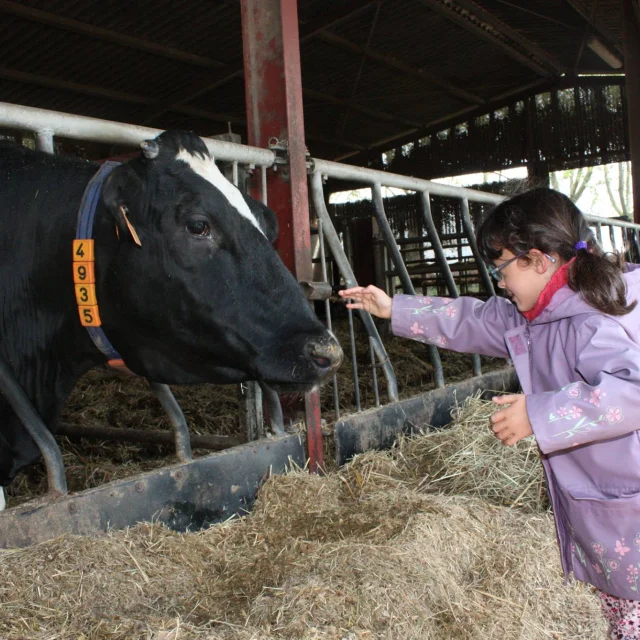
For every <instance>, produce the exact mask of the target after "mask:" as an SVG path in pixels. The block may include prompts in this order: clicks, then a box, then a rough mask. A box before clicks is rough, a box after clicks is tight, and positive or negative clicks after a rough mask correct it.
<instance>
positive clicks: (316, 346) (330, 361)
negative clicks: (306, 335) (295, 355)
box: [306, 341, 340, 371]
mask: <svg viewBox="0 0 640 640" xmlns="http://www.w3.org/2000/svg"><path fill="white" fill-rule="evenodd" d="M306 352H307V357H308V358H309V360H311V362H313V364H314V365H315V366H316V367H317V368H318V369H320V370H321V371H326V370H328V369H331V368H332V367H334V366H335V365H336V364H337V362H338V361H339V359H340V357H339V348H338V349H336V348H335V346H334V345H333V344H332V343H325V342H322V341H321V342H310V343H308V344H307V348H306Z"/></svg>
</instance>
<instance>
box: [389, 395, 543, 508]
mask: <svg viewBox="0 0 640 640" xmlns="http://www.w3.org/2000/svg"><path fill="white" fill-rule="evenodd" d="M497 410H498V407H497V406H496V405H495V404H494V403H493V402H491V401H485V400H482V399H480V397H479V395H476V396H474V397H470V398H467V399H466V400H465V401H464V403H463V404H462V405H458V406H457V407H455V408H454V409H453V411H452V418H453V423H452V424H451V426H450V427H448V428H446V429H437V430H430V431H427V432H426V433H425V434H424V436H423V437H421V438H415V439H413V440H408V441H406V442H405V443H404V444H403V445H402V455H403V458H404V459H405V465H406V467H407V469H408V470H410V471H411V473H412V474H413V475H414V477H415V478H416V480H417V481H418V486H419V487H421V488H424V489H426V490H429V491H438V492H442V493H447V494H450V495H461V494H462V495H472V496H478V497H480V498H484V499H486V500H489V501H490V502H491V503H493V504H497V505H499V506H507V507H520V508H522V509H523V510H525V511H533V512H539V511H544V510H545V509H547V508H549V498H548V495H547V491H546V485H545V479H544V472H543V469H542V464H541V463H540V459H539V453H538V447H537V445H536V442H535V439H534V438H533V436H532V437H530V438H526V439H525V440H522V441H520V442H519V443H518V444H517V445H516V446H515V447H505V446H503V445H502V444H501V443H500V441H499V440H498V439H497V438H495V437H494V435H493V433H492V431H491V430H490V428H489V427H490V422H489V418H490V417H491V415H492V414H493V413H495V411H497Z"/></svg>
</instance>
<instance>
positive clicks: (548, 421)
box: [526, 315, 640, 454]
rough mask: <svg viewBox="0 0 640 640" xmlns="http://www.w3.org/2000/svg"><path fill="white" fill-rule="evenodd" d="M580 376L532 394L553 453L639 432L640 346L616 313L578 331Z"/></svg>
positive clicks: (540, 437) (542, 440) (541, 433)
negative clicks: (562, 384) (561, 385)
mask: <svg viewBox="0 0 640 640" xmlns="http://www.w3.org/2000/svg"><path fill="white" fill-rule="evenodd" d="M575 368H576V372H577V374H578V375H579V376H580V377H581V378H582V380H581V381H578V382H573V383H571V384H568V385H566V386H565V387H563V388H562V389H560V390H559V391H550V392H546V393H536V394H531V395H527V400H526V402H527V413H528V415H529V421H530V423H531V426H532V428H533V432H534V434H535V436H536V440H537V441H538V445H539V447H540V449H541V450H542V452H543V453H545V454H549V453H553V452H554V451H560V450H563V449H568V448H570V447H575V446H578V445H581V444H586V443H590V442H595V441H597V440H608V439H610V438H616V437H618V436H622V435H626V434H628V433H630V432H632V431H636V430H637V429H638V426H639V421H638V418H637V413H638V406H640V345H638V344H636V343H635V342H634V341H633V340H631V338H630V337H629V336H628V334H627V333H626V331H625V330H624V329H623V328H622V326H621V325H620V324H619V323H618V322H616V321H615V320H614V319H612V318H611V317H607V316H598V315H594V316H592V317H591V318H589V319H588V320H586V321H585V322H584V323H583V324H582V325H581V326H580V328H579V329H578V330H577V333H576V367H575Z"/></svg>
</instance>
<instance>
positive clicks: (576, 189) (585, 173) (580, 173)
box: [549, 167, 593, 202]
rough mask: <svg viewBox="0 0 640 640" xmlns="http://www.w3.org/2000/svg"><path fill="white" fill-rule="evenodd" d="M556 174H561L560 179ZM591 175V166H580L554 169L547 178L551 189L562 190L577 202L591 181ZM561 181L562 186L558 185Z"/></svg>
mask: <svg viewBox="0 0 640 640" xmlns="http://www.w3.org/2000/svg"><path fill="white" fill-rule="evenodd" d="M558 174H560V176H561V177H560V179H559V178H558ZM592 175H593V167H581V168H580V169H569V170H567V171H554V172H552V173H550V174H549V180H550V182H551V187H552V188H553V189H555V190H556V191H563V192H564V193H566V195H568V196H569V197H570V198H571V199H572V200H573V201H574V202H577V201H578V200H580V197H581V196H582V194H583V193H584V190H585V189H586V188H587V186H588V185H589V183H590V182H591V177H592ZM561 181H562V182H563V183H564V184H563V185H562V187H561V186H560V182H561Z"/></svg>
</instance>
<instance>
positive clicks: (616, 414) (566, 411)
mask: <svg viewBox="0 0 640 640" xmlns="http://www.w3.org/2000/svg"><path fill="white" fill-rule="evenodd" d="M596 406H598V405H596ZM583 411H584V410H583V409H582V408H581V407H578V406H576V405H575V404H574V405H571V407H560V408H559V409H558V410H557V411H556V412H555V413H550V414H549V421H548V423H547V424H551V423H552V422H557V421H558V420H578V422H576V423H575V424H574V425H573V427H571V429H567V431H560V432H559V433H556V434H555V435H553V436H552V437H553V438H557V437H558V436H565V438H572V437H573V436H575V435H577V434H579V433H589V432H590V431H591V427H593V426H597V425H606V424H607V423H608V424H615V423H616V422H622V421H623V420H624V415H623V414H622V409H621V408H620V407H608V408H607V411H606V413H603V414H600V415H599V416H598V417H597V418H596V419H595V420H591V421H590V422H586V421H587V416H583V415H582V414H583Z"/></svg>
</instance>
